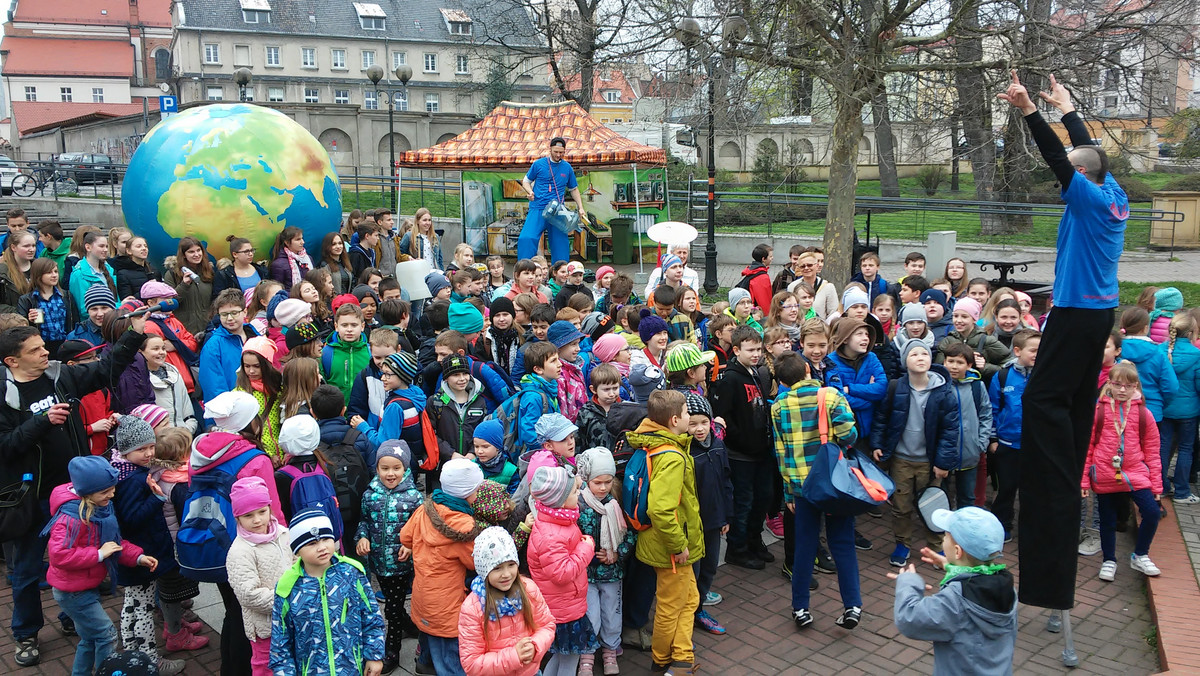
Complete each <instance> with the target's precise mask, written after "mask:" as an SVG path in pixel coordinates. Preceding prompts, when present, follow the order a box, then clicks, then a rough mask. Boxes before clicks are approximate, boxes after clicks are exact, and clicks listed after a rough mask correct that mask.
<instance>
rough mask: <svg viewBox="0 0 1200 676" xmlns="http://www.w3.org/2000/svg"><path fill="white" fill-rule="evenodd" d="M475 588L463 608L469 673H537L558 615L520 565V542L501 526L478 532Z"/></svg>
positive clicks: (461, 629) (461, 637) (461, 641)
mask: <svg viewBox="0 0 1200 676" xmlns="http://www.w3.org/2000/svg"><path fill="white" fill-rule="evenodd" d="M473 556H474V559H475V572H476V573H478V575H477V576H476V577H475V579H474V580H473V581H472V582H471V593H470V594H468V595H467V598H465V599H463V603H462V608H461V609H460V611H459V614H458V649H459V654H460V655H461V656H462V666H463V670H464V671H466V672H467V676H532V675H533V674H536V673H537V671H538V665H539V664H541V661H542V657H544V656H545V654H546V651H547V650H549V649H550V644H551V643H552V642H553V641H554V616H553V615H551V614H550V607H549V606H547V605H546V599H545V598H543V597H542V592H541V590H539V589H538V586H537V585H536V584H534V583H533V580H530V579H528V578H525V577H521V575H520V573H519V572H518V571H517V564H518V561H517V545H516V543H514V542H513V539H512V536H511V535H509V534H508V531H506V530H504V529H503V528H501V527H499V526H492V527H491V528H487V529H485V530H484V531H483V532H482V533H480V534H479V536H478V537H476V538H475V550H474V554H473Z"/></svg>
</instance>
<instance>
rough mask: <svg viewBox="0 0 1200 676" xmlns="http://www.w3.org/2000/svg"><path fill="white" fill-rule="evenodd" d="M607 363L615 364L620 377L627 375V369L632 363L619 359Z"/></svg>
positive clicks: (626, 376)
mask: <svg viewBox="0 0 1200 676" xmlns="http://www.w3.org/2000/svg"><path fill="white" fill-rule="evenodd" d="M608 363H609V364H612V365H613V366H615V367H616V368H617V373H620V374H621V377H622V378H628V377H629V369H630V368H631V367H632V364H630V363H629V362H619V361H610V362H608Z"/></svg>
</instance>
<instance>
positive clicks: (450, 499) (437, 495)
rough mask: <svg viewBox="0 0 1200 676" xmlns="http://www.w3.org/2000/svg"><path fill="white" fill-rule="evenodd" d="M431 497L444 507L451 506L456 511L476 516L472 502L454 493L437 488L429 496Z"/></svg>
mask: <svg viewBox="0 0 1200 676" xmlns="http://www.w3.org/2000/svg"><path fill="white" fill-rule="evenodd" d="M429 499H430V500H433V501H434V502H436V503H437V504H439V505H442V506H443V507H449V508H450V509H452V510H454V511H456V512H462V513H463V514H466V515H467V516H475V508H474V507H471V505H470V503H468V502H467V501H466V500H464V499H462V498H456V497H454V496H452V495H449V494H447V493H446V492H445V491H443V490H442V489H440V488H438V489H435V490H434V491H433V493H432V494H431V495H430V496H429Z"/></svg>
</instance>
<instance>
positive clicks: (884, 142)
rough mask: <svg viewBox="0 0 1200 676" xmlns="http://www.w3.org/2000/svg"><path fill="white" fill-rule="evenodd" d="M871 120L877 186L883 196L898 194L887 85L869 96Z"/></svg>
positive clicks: (898, 181) (895, 195) (896, 195)
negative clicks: (877, 178)
mask: <svg viewBox="0 0 1200 676" xmlns="http://www.w3.org/2000/svg"><path fill="white" fill-rule="evenodd" d="M871 121H872V122H873V123H874V125H875V152H876V154H877V155H878V157H877V164H878V166H879V188H880V190H881V191H882V195H883V196H884V197H899V196H900V178H899V177H898V176H897V175H896V146H895V144H894V143H892V115H891V113H890V112H889V111H888V96H887V87H886V86H885V85H884V83H883V82H880V83H879V90H878V91H876V92H875V96H873V97H872V98H871Z"/></svg>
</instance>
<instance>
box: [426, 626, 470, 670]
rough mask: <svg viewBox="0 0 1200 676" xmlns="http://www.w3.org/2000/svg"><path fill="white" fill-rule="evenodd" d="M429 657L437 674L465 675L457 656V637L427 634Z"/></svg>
mask: <svg viewBox="0 0 1200 676" xmlns="http://www.w3.org/2000/svg"><path fill="white" fill-rule="evenodd" d="M428 640H429V657H430V659H431V660H432V661H433V668H434V669H436V670H437V673H438V676H467V672H465V671H463V667H462V660H461V659H460V658H459V656H458V637H455V638H442V637H441V636H429V637H428Z"/></svg>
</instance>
